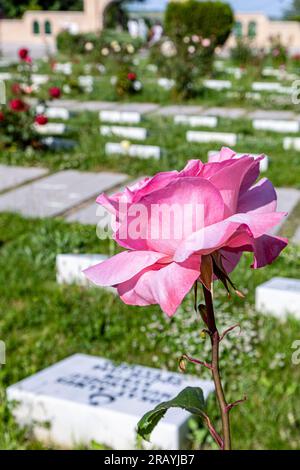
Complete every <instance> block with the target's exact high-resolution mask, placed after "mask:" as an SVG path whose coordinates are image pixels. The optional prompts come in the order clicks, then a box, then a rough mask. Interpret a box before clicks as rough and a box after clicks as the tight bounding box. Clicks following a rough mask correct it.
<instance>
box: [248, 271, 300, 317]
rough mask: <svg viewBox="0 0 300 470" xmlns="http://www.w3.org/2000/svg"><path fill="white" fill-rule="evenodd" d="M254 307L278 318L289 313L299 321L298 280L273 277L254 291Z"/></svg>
mask: <svg viewBox="0 0 300 470" xmlns="http://www.w3.org/2000/svg"><path fill="white" fill-rule="evenodd" d="M255 307H256V310H258V311H260V312H262V313H270V314H272V315H274V316H276V317H278V318H285V317H286V316H287V314H289V313H290V314H292V315H295V317H296V318H298V319H300V280H299V279H288V278H283V277H274V278H273V279H271V280H270V281H268V282H265V283H264V284H261V285H260V286H258V287H257V288H256V291H255Z"/></svg>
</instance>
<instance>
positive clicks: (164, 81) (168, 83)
mask: <svg viewBox="0 0 300 470" xmlns="http://www.w3.org/2000/svg"><path fill="white" fill-rule="evenodd" d="M157 84H158V86H160V87H161V88H163V89H164V90H167V91H169V90H171V89H172V88H173V87H174V86H175V80H171V79H169V78H164V77H162V78H159V79H158V80H157Z"/></svg>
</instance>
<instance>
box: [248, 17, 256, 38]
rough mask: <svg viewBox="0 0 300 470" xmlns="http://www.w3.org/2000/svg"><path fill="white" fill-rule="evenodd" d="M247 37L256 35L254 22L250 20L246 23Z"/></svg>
mask: <svg viewBox="0 0 300 470" xmlns="http://www.w3.org/2000/svg"><path fill="white" fill-rule="evenodd" d="M248 37H249V38H255V37H256V22H255V21H250V23H249V25H248Z"/></svg>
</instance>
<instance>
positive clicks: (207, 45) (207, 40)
mask: <svg viewBox="0 0 300 470" xmlns="http://www.w3.org/2000/svg"><path fill="white" fill-rule="evenodd" d="M210 45H211V40H210V39H209V38H205V39H203V40H202V46H203V47H209V46H210Z"/></svg>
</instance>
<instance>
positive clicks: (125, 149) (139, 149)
mask: <svg viewBox="0 0 300 470" xmlns="http://www.w3.org/2000/svg"><path fill="white" fill-rule="evenodd" d="M105 153H106V154H107V155H129V156H130V157H138V158H145V159H147V158H155V159H157V160H158V159H159V158H160V154H161V149H160V147H157V146H155V145H135V144H129V145H124V144H122V143H121V144H115V143H112V142H108V143H107V144H106V145H105Z"/></svg>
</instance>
